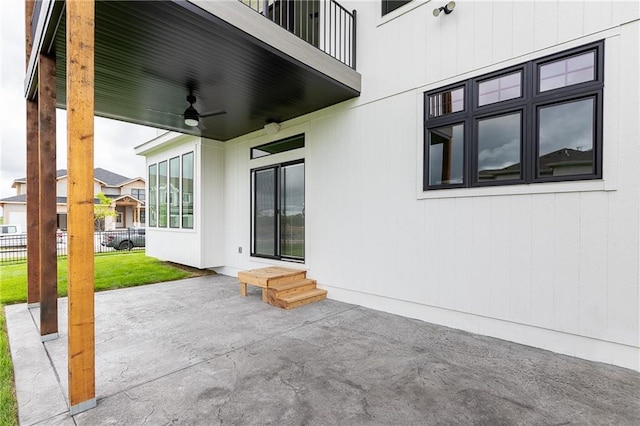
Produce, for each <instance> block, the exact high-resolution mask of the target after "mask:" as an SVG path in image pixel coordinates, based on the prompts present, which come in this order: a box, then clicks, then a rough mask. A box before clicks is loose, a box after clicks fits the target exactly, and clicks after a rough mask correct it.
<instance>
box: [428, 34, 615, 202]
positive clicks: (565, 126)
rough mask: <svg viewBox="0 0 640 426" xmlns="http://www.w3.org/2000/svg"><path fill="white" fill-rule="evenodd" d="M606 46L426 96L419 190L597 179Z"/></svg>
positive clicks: (586, 48) (568, 53)
mask: <svg viewBox="0 0 640 426" xmlns="http://www.w3.org/2000/svg"><path fill="white" fill-rule="evenodd" d="M603 58H604V42H602V41H600V42H597V43H592V44H589V45H585V46H582V47H579V48H576V49H572V50H568V51H564V52H561V53H557V54H554V55H551V56H547V57H544V58H540V59H536V60H533V61H529V62H526V63H523V64H520V65H517V66H513V67H509V68H506V69H503V70H500V71H497V72H493V73H491V74H487V75H483V76H480V77H477V78H472V79H469V80H465V81H461V82H459V83H456V84H452V85H449V86H447V87H442V88H439V89H436V90H432V91H429V92H427V93H425V96H424V111H425V120H424V123H425V131H424V176H423V189H424V190H431V189H445V188H460V187H477V186H491V185H509V184H530V183H538V182H557V181H569V180H586V179H600V178H602V92H603V82H604V78H603V77H604V76H603V72H604V59H603Z"/></svg>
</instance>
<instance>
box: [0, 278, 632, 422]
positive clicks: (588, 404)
mask: <svg viewBox="0 0 640 426" xmlns="http://www.w3.org/2000/svg"><path fill="white" fill-rule="evenodd" d="M95 300H96V397H97V401H98V405H97V407H96V408H94V409H92V410H89V411H86V412H83V413H80V414H78V415H76V416H74V417H71V416H69V414H68V406H67V400H66V398H67V334H66V329H67V323H66V311H67V300H66V299H60V300H59V312H60V331H61V333H60V338H59V339H57V340H53V341H49V342H47V343H45V344H42V343H40V338H39V335H38V332H37V329H36V325H35V324H36V322H34V320H33V318H32V315H33V317H35V318H38V315H39V314H38V312H37V309H31V310H29V309H28V308H27V306H26V305H24V304H23V305H13V306H7V307H6V308H5V312H6V318H7V328H8V331H9V339H10V345H11V352H12V357H13V361H14V368H15V372H16V387H17V395H18V404H19V416H20V424H22V425H33V424H43V425H45V424H46V425H101V424H122V425H141V424H148V425H166V424H180V425H215V424H236V425H246V424H249V425H251V424H259V425H263V424H273V425H334V424H341V425H363V424H371V425H410V424H421V425H430V424H487V425H499V424H536V425H538V424H598V425H603V424H616V425H624V424H628V425H637V424H640V374H639V373H637V372H634V371H631V370H626V369H623V368H617V367H613V366H610V365H606V364H600V363H594V362H588V361H584V360H581V359H577V358H572V357H568V356H563V355H557V354H554V353H551V352H547V351H544V350H540V349H535V348H531V347H527V346H522V345H518V344H515V343H510V342H505V341H502V340H498V339H492V338H488V337H483V336H478V335H473V334H469V333H465V332H462V331H457V330H453V329H449V328H446V327H441V326H436V325H432V324H428V323H424V322H421V321H416V320H411V319H407V318H403V317H399V316H395V315H390V314H386V313H383V312H378V311H374V310H370V309H366V308H362V307H358V306H354V305H348V304H345V303H340V302H335V301H331V300H325V301H322V302H319V303H315V304H312V305H308V306H304V307H301V308H297V309H294V310H290V311H285V310H281V309H278V308H274V307H272V306H270V305H267V304H265V303H263V302H262V301H261V298H260V291H259V289H257V288H250V292H249V294H248V296H247V297H246V298H243V297H240V296H239V290H238V284H237V281H236V279H235V278H233V277H226V276H222V275H212V276H203V277H199V278H192V279H188V280H183V281H175V282H170V283H163V284H156V285H150V286H143V287H136V288H130V289H122V290H114V291H108V292H102V293H96V296H95Z"/></svg>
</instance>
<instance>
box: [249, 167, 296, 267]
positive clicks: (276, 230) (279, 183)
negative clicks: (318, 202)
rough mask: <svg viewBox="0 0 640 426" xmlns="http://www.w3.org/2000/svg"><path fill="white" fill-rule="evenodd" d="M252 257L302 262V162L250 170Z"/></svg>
mask: <svg viewBox="0 0 640 426" xmlns="http://www.w3.org/2000/svg"><path fill="white" fill-rule="evenodd" d="M251 195H252V196H251V207H252V209H251V210H252V215H251V216H252V217H251V225H252V226H251V229H252V232H251V235H252V244H251V255H252V256H258V257H268V258H274V259H284V260H293V261H300V262H301V261H304V240H305V238H304V236H305V225H304V224H305V211H304V160H298V161H294V162H288V163H282V164H272V165H269V166H267V167H261V168H258V169H254V170H252V171H251Z"/></svg>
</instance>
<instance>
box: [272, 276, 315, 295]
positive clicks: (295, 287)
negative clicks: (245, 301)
mask: <svg viewBox="0 0 640 426" xmlns="http://www.w3.org/2000/svg"><path fill="white" fill-rule="evenodd" d="M314 288H316V280H310V279H308V278H305V279H302V280H301V279H298V280H296V281H291V282H284V283H276V284H269V287H268V290H269V291H272V290H273V292H274V293H277V294H278V295H279V296H284V295H286V294H290V293H295V292H298V291H303V290H311V289H314Z"/></svg>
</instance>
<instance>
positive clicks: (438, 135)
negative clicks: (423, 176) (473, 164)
mask: <svg viewBox="0 0 640 426" xmlns="http://www.w3.org/2000/svg"><path fill="white" fill-rule="evenodd" d="M463 165H464V125H462V124H456V125H454V126H445V127H439V128H437V129H431V130H429V185H446V184H453V183H462V181H463Z"/></svg>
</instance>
